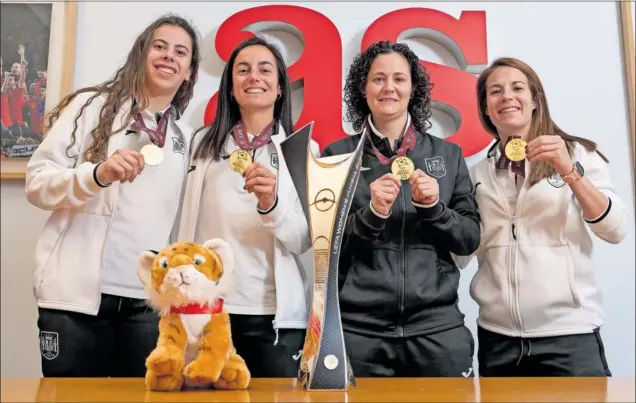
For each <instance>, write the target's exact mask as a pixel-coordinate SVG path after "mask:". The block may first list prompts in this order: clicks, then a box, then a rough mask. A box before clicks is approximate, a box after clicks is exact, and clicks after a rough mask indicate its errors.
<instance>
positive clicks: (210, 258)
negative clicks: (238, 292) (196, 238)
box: [138, 239, 234, 313]
mask: <svg viewBox="0 0 636 403" xmlns="http://www.w3.org/2000/svg"><path fill="white" fill-rule="evenodd" d="M233 270H234V255H233V253H232V250H231V249H230V247H229V245H228V244H227V243H226V242H225V241H223V240H221V239H211V240H209V241H207V242H205V243H204V244H203V245H201V244H198V243H192V242H177V243H174V244H172V245H169V246H168V247H166V248H165V249H163V250H162V251H161V252H159V253H156V252H154V251H146V252H144V253H142V254H141V255H140V257H139V264H138V274H139V278H140V280H141V282H142V283H143V284H144V287H145V288H146V293H147V295H148V299H149V301H150V303H151V304H152V305H153V306H154V307H155V308H156V309H157V310H159V311H160V312H162V313H165V312H167V311H169V310H170V308H171V307H180V306H183V305H187V304H190V303H200V304H206V303H207V304H211V303H214V302H215V301H216V300H217V298H219V297H223V296H224V295H225V294H226V293H227V292H228V291H229V288H230V280H231V278H232V276H231V272H232V271H233Z"/></svg>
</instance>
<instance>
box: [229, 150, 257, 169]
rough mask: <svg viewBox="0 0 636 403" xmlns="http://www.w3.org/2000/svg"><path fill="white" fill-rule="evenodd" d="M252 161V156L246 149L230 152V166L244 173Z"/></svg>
mask: <svg viewBox="0 0 636 403" xmlns="http://www.w3.org/2000/svg"><path fill="white" fill-rule="evenodd" d="M251 163H252V156H251V155H250V153H249V152H247V151H245V150H236V151H234V152H232V154H230V168H232V170H233V171H236V172H238V173H240V174H242V173H243V172H244V171H245V169H246V168H247V167H248V166H249V165H250V164H251Z"/></svg>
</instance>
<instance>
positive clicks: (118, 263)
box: [25, 15, 200, 377]
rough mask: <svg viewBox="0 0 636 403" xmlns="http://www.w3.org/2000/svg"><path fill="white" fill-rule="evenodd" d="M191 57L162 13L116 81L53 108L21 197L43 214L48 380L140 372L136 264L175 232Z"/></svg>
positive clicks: (148, 344)
mask: <svg viewBox="0 0 636 403" xmlns="http://www.w3.org/2000/svg"><path fill="white" fill-rule="evenodd" d="M199 60H200V57H199V34H198V33H197V32H196V30H195V28H194V27H193V26H191V25H190V23H188V21H187V20H185V19H183V18H181V17H178V16H176V15H166V16H162V17H160V18H158V19H156V20H155V21H154V22H153V23H151V24H150V25H148V26H147V27H146V28H145V29H144V30H143V32H141V33H140V35H139V36H138V37H137V39H136V40H135V42H134V44H133V46H132V47H131V49H130V52H129V54H128V58H127V60H126V62H125V63H124V64H123V66H122V67H121V68H120V69H119V70H118V71H117V72H116V73H115V74H114V75H113V77H112V78H110V79H109V80H108V81H106V82H104V83H102V84H98V85H96V86H93V87H89V88H82V89H79V90H77V91H75V92H73V93H72V94H70V95H68V96H67V97H66V98H64V100H62V102H61V103H60V104H59V105H58V106H57V107H56V108H55V109H53V111H52V113H51V116H50V117H51V119H50V120H51V122H52V123H53V125H52V126H51V128H50V130H49V131H48V133H47V135H46V137H45V138H44V141H43V142H42V144H41V145H40V146H39V147H38V149H37V150H36V152H35V153H34V154H33V157H32V158H31V159H30V161H29V164H28V165H27V175H26V184H25V193H26V197H27V200H28V201H29V202H30V203H31V204H33V205H34V206H36V207H38V208H40V209H43V210H47V211H50V212H51V216H50V218H49V219H48V220H47V222H46V225H45V226H44V229H43V230H42V233H41V234H40V237H39V239H38V243H37V246H36V248H35V273H34V276H33V291H34V295H35V298H36V301H37V306H38V314H39V315H38V322H37V325H38V329H39V330H40V333H39V335H40V353H41V355H42V374H43V375H44V377H78V376H79V377H143V376H144V374H145V372H146V368H145V361H146V357H147V356H148V355H149V354H150V352H151V351H152V349H153V348H154V347H155V346H156V344H157V337H158V324H159V315H158V314H157V313H156V312H153V310H152V309H151V308H150V307H149V305H148V304H147V303H146V294H145V292H144V287H143V284H142V283H141V282H140V281H139V278H138V277H137V261H138V258H139V254H140V253H141V252H143V251H145V250H148V249H155V250H159V249H162V248H164V247H165V246H167V245H168V244H169V243H170V242H169V241H170V236H171V234H173V229H174V227H175V223H176V219H177V217H178V209H179V203H180V199H181V196H182V193H183V189H184V184H185V180H186V174H187V170H188V162H189V161H188V153H187V150H188V144H189V140H190V137H191V136H192V131H191V129H190V128H189V126H188V125H187V124H186V122H184V119H180V116H181V113H183V112H184V111H185V109H186V107H187V106H188V103H189V101H190V99H191V98H192V94H193V89H194V85H195V83H196V81H197V72H198V68H199ZM155 143H156V145H155ZM149 148H150V149H155V150H156V151H158V152H160V153H162V154H161V155H163V160H162V161H160V162H161V163H160V164H156V162H157V161H154V162H155V163H153V161H152V160H149V159H148V158H146V157H148V155H147V154H146V155H144V153H145V151H144V150H147V149H149ZM155 155H156V154H155Z"/></svg>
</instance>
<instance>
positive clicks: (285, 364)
mask: <svg viewBox="0 0 636 403" xmlns="http://www.w3.org/2000/svg"><path fill="white" fill-rule="evenodd" d="M273 320H274V315H234V314H231V315H230V325H231V327H232V340H233V342H234V347H235V348H236V352H237V353H238V354H239V355H240V356H241V357H242V358H243V359H244V360H245V363H246V364H247V367H248V368H249V370H250V373H251V375H252V377H253V378H295V377H296V376H297V375H298V367H299V365H300V355H301V354H300V352H302V349H303V344H304V343H305V334H306V331H305V329H278V340H276V331H275V330H274V327H273V324H272V321H273ZM274 343H276V344H274Z"/></svg>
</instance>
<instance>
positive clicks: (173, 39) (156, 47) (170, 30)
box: [145, 25, 192, 96]
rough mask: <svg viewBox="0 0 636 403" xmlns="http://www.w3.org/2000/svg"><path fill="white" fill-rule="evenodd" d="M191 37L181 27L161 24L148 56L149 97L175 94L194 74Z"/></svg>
mask: <svg viewBox="0 0 636 403" xmlns="http://www.w3.org/2000/svg"><path fill="white" fill-rule="evenodd" d="M191 61H192V38H191V37H190V35H189V34H188V33H187V32H186V31H185V30H184V29H183V28H181V27H177V26H173V25H162V26H160V27H159V28H157V29H156V30H155V32H154V35H153V40H152V43H151V44H150V49H149V50H148V55H147V57H146V83H145V84H146V89H147V90H148V93H149V95H155V96H156V95H174V94H175V93H176V92H177V90H178V89H179V87H180V86H181V84H182V83H183V81H184V80H188V79H189V78H190V74H191V68H190V64H191Z"/></svg>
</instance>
